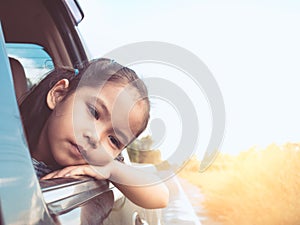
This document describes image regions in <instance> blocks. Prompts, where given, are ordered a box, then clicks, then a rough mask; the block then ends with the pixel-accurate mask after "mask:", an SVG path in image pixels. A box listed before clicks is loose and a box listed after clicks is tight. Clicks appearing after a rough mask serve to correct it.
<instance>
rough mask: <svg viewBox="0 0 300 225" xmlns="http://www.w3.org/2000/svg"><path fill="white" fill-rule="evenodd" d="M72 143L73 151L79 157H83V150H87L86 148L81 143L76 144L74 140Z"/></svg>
mask: <svg viewBox="0 0 300 225" xmlns="http://www.w3.org/2000/svg"><path fill="white" fill-rule="evenodd" d="M71 145H72V151H73V153H74V154H75V155H76V156H77V157H79V158H82V157H83V154H82V152H84V151H85V150H84V149H83V147H82V146H80V145H77V144H75V143H74V142H71Z"/></svg>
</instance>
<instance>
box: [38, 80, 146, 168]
mask: <svg viewBox="0 0 300 225" xmlns="http://www.w3.org/2000/svg"><path fill="white" fill-rule="evenodd" d="M57 85H59V84H57ZM57 85H56V86H57ZM65 86H68V85H66V84H61V86H58V88H57V90H55V87H54V88H52V89H51V90H53V89H54V92H53V93H51V90H50V92H49V94H48V98H47V102H48V106H49V107H50V108H51V109H53V112H52V114H51V116H50V117H49V119H48V121H47V123H46V124H45V126H44V128H43V131H42V133H41V137H40V139H39V144H38V149H40V148H42V149H43V151H44V155H45V156H46V155H47V159H43V161H44V162H46V163H48V164H49V165H54V166H69V165H78V164H86V163H91V164H94V165H105V164H106V163H108V162H109V161H110V160H113V159H114V158H115V157H116V156H118V154H119V153H120V152H121V151H122V149H123V148H124V147H126V145H127V144H128V143H129V142H131V141H132V140H133V139H134V138H135V136H136V135H137V133H138V132H139V131H140V130H141V129H142V127H143V124H144V121H145V108H144V106H145V105H144V104H145V103H144V102H143V101H137V100H136V91H134V90H132V89H131V90H126V89H125V88H124V87H123V86H121V85H116V84H113V83H111V82H108V83H106V84H105V85H104V86H103V87H102V88H101V89H99V88H93V87H81V88H78V89H77V90H76V92H74V93H73V94H71V95H69V96H68V97H64V94H63V93H64V88H65ZM37 158H38V157H37Z"/></svg>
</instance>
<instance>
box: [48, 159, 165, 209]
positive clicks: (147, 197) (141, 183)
mask: <svg viewBox="0 0 300 225" xmlns="http://www.w3.org/2000/svg"><path fill="white" fill-rule="evenodd" d="M72 175H88V176H91V177H94V178H96V179H99V180H100V179H109V180H111V181H112V183H113V184H114V185H115V186H116V187H117V188H118V189H119V190H120V191H121V192H122V193H123V194H124V195H125V196H126V197H127V198H128V199H130V200H131V201H132V202H133V203H135V204H137V205H139V206H141V207H143V208H148V209H155V208H164V207H166V206H167V204H168V201H169V190H168V188H167V187H166V185H165V184H164V183H162V182H159V180H160V179H159V178H158V177H157V176H154V175H153V174H151V173H146V172H145V171H142V170H140V169H138V168H135V167H132V166H128V165H126V164H123V163H120V162H118V161H116V160H112V161H111V162H110V163H108V164H107V165H105V166H91V165H78V166H69V167H66V168H64V169H62V170H58V171H55V172H52V173H50V174H48V175H46V176H45V177H43V178H42V179H49V178H57V177H67V176H72Z"/></svg>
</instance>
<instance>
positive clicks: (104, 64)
mask: <svg viewBox="0 0 300 225" xmlns="http://www.w3.org/2000/svg"><path fill="white" fill-rule="evenodd" d="M20 110H21V115H22V119H23V123H24V128H25V133H26V136H27V140H28V145H29V149H30V152H31V156H32V158H33V164H34V167H35V169H36V172H37V175H38V177H39V178H42V179H49V178H56V177H67V176H71V175H88V176H92V177H94V178H96V179H109V180H110V181H112V183H113V184H114V185H115V186H116V187H117V188H118V189H119V190H121V191H122V192H123V194H124V195H125V196H126V197H128V198H129V199H130V200H131V201H132V202H134V203H135V204H137V205H139V206H141V207H144V208H161V207H165V206H166V204H167V202H168V189H167V188H166V186H165V185H164V184H163V183H161V182H160V183H158V182H157V181H158V180H157V177H156V176H154V175H151V174H145V172H143V171H141V170H138V169H136V168H134V167H131V166H128V165H126V164H124V163H121V162H119V161H120V159H121V157H120V153H121V151H122V150H123V149H124V148H125V147H126V146H127V145H128V144H129V143H131V142H132V141H133V140H134V139H135V138H136V137H137V136H138V135H139V134H140V133H141V132H142V131H143V130H144V129H145V128H146V126H147V123H148V119H149V110H150V106H149V99H148V93H147V89H146V87H145V85H144V83H143V82H142V81H141V80H140V79H139V78H138V76H137V75H136V74H135V72H134V71H132V70H131V69H129V68H127V67H123V66H121V65H120V64H118V63H116V62H113V61H111V60H109V59H98V60H95V61H92V62H89V63H87V65H86V66H85V67H84V69H82V70H81V71H80V72H79V73H78V74H76V73H74V70H68V69H56V70H54V71H53V72H52V73H50V74H49V75H48V76H47V77H46V78H45V79H44V80H42V81H41V82H40V83H39V85H38V86H36V87H35V88H34V89H33V91H32V92H31V93H30V94H29V95H28V96H27V98H26V99H25V100H24V101H23V103H22V104H21V106H20ZM113 159H117V160H113ZM118 160H119V161H118ZM154 183H155V185H149V184H154ZM143 184H148V185H143ZM149 196H151V198H149Z"/></svg>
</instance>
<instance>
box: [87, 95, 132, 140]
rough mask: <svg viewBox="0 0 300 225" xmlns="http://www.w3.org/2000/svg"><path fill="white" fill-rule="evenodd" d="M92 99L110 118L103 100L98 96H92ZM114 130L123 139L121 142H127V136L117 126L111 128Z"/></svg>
mask: <svg viewBox="0 0 300 225" xmlns="http://www.w3.org/2000/svg"><path fill="white" fill-rule="evenodd" d="M92 101H94V102H96V104H97V105H98V106H99V107H100V108H101V109H102V110H103V111H102V113H103V112H104V114H105V115H106V116H107V117H108V118H109V119H110V118H111V113H110V112H109V110H108V108H107V106H106V105H105V102H104V101H103V100H102V99H100V98H98V97H92ZM112 130H113V131H114V133H115V134H117V135H118V136H121V137H122V139H123V142H125V143H127V142H128V138H127V136H126V135H125V134H124V133H123V132H122V131H121V130H119V129H118V128H113V129H112ZM125 143H122V144H123V145H124V146H126V145H127V144H128V143H127V144H125Z"/></svg>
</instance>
